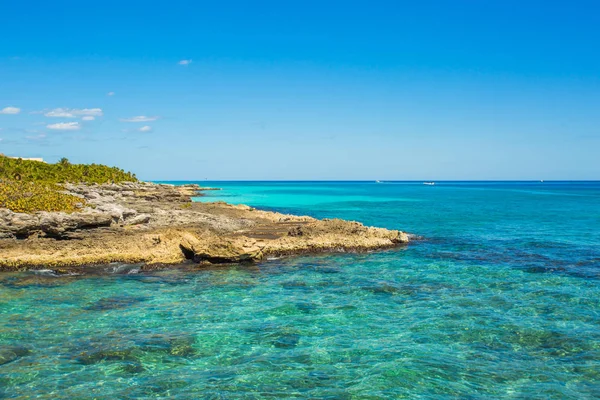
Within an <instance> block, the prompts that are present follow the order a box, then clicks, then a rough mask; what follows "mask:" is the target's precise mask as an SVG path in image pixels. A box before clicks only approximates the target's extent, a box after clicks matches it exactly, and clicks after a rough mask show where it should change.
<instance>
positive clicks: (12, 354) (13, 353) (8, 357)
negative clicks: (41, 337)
mask: <svg viewBox="0 0 600 400" xmlns="http://www.w3.org/2000/svg"><path fill="white" fill-rule="evenodd" d="M30 353H31V351H29V349H28V348H26V347H23V346H8V347H0V365H4V364H8V363H10V362H13V361H15V360H17V359H19V358H21V357H24V356H26V355H28V354H30Z"/></svg>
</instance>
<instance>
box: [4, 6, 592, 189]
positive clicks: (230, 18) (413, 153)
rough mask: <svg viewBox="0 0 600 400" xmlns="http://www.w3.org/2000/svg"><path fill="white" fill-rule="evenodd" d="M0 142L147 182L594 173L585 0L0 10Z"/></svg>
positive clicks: (27, 153)
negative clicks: (125, 173)
mask: <svg viewBox="0 0 600 400" xmlns="http://www.w3.org/2000/svg"><path fill="white" fill-rule="evenodd" d="M0 35H1V37H2V44H1V45H0V139H1V140H0V152H2V153H5V154H7V155H11V156H23V157H43V158H45V159H47V160H49V161H55V160H57V159H59V158H60V157H63V156H65V157H68V158H69V159H70V160H71V161H73V162H86V163H91V162H96V163H106V164H109V165H118V166H120V167H122V168H125V169H128V170H132V171H134V172H136V173H137V174H138V176H139V177H141V178H144V179H156V180H162V179H198V180H202V179H205V178H208V179H210V180H218V179H255V180H260V179H399V180H403V179H417V180H419V179H427V180H431V179H433V180H442V179H548V180H550V179H600V156H598V154H600V51H598V49H599V45H598V43H599V40H600V5H599V4H598V3H596V2H592V1H570V2H567V1H564V2H553V1H513V0H504V1H475V0H472V1H459V0H454V1H418V2H417V1H410V2H408V1H407V2H404V1H376V0H375V1H373V0H372V1H368V2H367V1H364V2H362V1H343V2H342V1H311V0H309V1H302V2H300V1H297V2H292V1H289V2H284V1H220V2H204V1H189V2H183V1H177V0H173V1H170V2H161V3H158V2H147V1H144V2H138V1H123V0H122V1H119V2H116V1H103V2H101V3H93V2H92V3H90V2H79V1H78V2H75V1H70V2H66V1H60V0H59V1H53V2H41V1H37V2H31V1H22V2H5V3H3V4H2V8H1V12H0Z"/></svg>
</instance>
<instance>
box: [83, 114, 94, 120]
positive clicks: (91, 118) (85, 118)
mask: <svg viewBox="0 0 600 400" xmlns="http://www.w3.org/2000/svg"><path fill="white" fill-rule="evenodd" d="M95 119H96V117H92V116H91V115H86V116H85V117H82V118H81V120H82V121H93V120H95Z"/></svg>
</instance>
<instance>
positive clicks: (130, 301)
mask: <svg viewBox="0 0 600 400" xmlns="http://www.w3.org/2000/svg"><path fill="white" fill-rule="evenodd" d="M144 300H146V298H144V297H129V296H116V297H106V298H104V299H100V300H98V301H97V302H95V303H93V304H91V305H89V306H87V307H86V308H85V309H86V310H92V311H106V310H116V309H119V308H126V307H129V306H132V305H134V304H137V303H140V302H142V301H144Z"/></svg>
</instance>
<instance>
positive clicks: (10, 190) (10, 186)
mask: <svg viewBox="0 0 600 400" xmlns="http://www.w3.org/2000/svg"><path fill="white" fill-rule="evenodd" d="M62 190H64V189H63V188H61V187H60V186H58V185H56V184H50V183H36V182H2V183H0V208H8V209H9V210H11V211H13V212H18V213H33V212H36V211H65V212H73V211H77V210H79V209H81V208H82V207H83V206H84V205H85V200H84V199H81V198H79V197H77V196H73V195H70V194H67V193H63V192H62Z"/></svg>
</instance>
